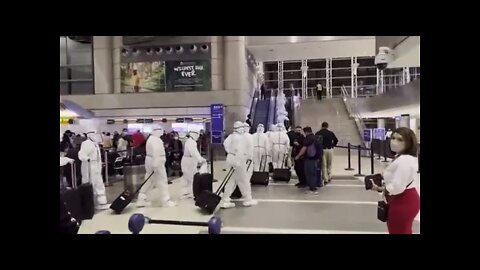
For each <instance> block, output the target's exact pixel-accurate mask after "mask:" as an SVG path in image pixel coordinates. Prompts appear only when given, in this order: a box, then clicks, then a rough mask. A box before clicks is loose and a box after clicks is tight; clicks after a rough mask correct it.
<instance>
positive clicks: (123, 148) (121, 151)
mask: <svg viewBox="0 0 480 270" xmlns="http://www.w3.org/2000/svg"><path fill="white" fill-rule="evenodd" d="M123 136H125V133H123V132H122V134H121V136H120V138H119V139H118V142H117V152H118V155H120V156H121V157H122V158H126V157H127V147H128V142H127V141H126V140H125V139H124V138H123Z"/></svg>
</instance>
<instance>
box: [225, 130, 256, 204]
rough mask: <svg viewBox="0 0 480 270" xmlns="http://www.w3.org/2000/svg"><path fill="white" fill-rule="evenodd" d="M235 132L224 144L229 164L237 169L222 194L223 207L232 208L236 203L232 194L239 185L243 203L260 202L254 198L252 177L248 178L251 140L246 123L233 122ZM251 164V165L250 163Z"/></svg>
mask: <svg viewBox="0 0 480 270" xmlns="http://www.w3.org/2000/svg"><path fill="white" fill-rule="evenodd" d="M233 130H234V132H233V133H232V134H230V135H229V136H228V137H227V138H226V139H225V141H224V142H223V146H224V147H225V151H226V152H227V165H228V166H231V167H234V168H235V171H234V173H233V174H232V178H231V179H230V181H229V182H228V183H227V185H226V186H225V192H224V193H223V196H222V201H223V202H222V203H221V208H232V207H235V204H234V203H232V202H231V199H230V196H231V195H232V193H233V191H234V190H235V187H236V186H237V185H238V188H239V189H240V192H241V193H242V195H243V199H244V200H243V205H244V206H252V205H256V204H258V201H256V200H253V199H252V187H251V186H250V179H247V175H246V172H247V164H246V163H247V160H248V157H249V155H250V154H249V153H247V151H249V150H248V149H249V148H251V146H249V145H248V144H249V142H248V140H247V139H246V137H245V136H244V134H243V133H244V131H245V128H244V124H243V123H242V122H240V121H237V122H235V123H234V124H233ZM250 166H251V165H250Z"/></svg>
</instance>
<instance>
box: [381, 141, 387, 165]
mask: <svg viewBox="0 0 480 270" xmlns="http://www.w3.org/2000/svg"><path fill="white" fill-rule="evenodd" d="M383 157H384V160H382V162H388V160H387V141H386V140H385V143H384V144H383Z"/></svg>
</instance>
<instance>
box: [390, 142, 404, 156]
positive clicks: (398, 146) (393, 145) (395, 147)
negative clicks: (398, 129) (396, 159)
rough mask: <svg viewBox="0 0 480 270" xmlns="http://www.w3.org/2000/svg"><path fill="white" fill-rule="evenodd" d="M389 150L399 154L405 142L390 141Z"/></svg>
mask: <svg viewBox="0 0 480 270" xmlns="http://www.w3.org/2000/svg"><path fill="white" fill-rule="evenodd" d="M390 149H391V150H392V151H393V152H395V153H397V154H398V153H401V152H402V151H403V150H404V149H405V142H400V141H398V140H395V139H392V140H391V141H390Z"/></svg>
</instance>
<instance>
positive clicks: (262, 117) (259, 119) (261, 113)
mask: <svg viewBox="0 0 480 270" xmlns="http://www.w3.org/2000/svg"><path fill="white" fill-rule="evenodd" d="M256 103H257V104H256V106H255V107H256V108H255V114H254V116H253V117H254V118H253V129H256V127H257V126H258V124H260V123H262V124H263V126H264V127H265V129H266V128H267V127H268V122H269V112H270V99H264V100H257V102H256Z"/></svg>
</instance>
